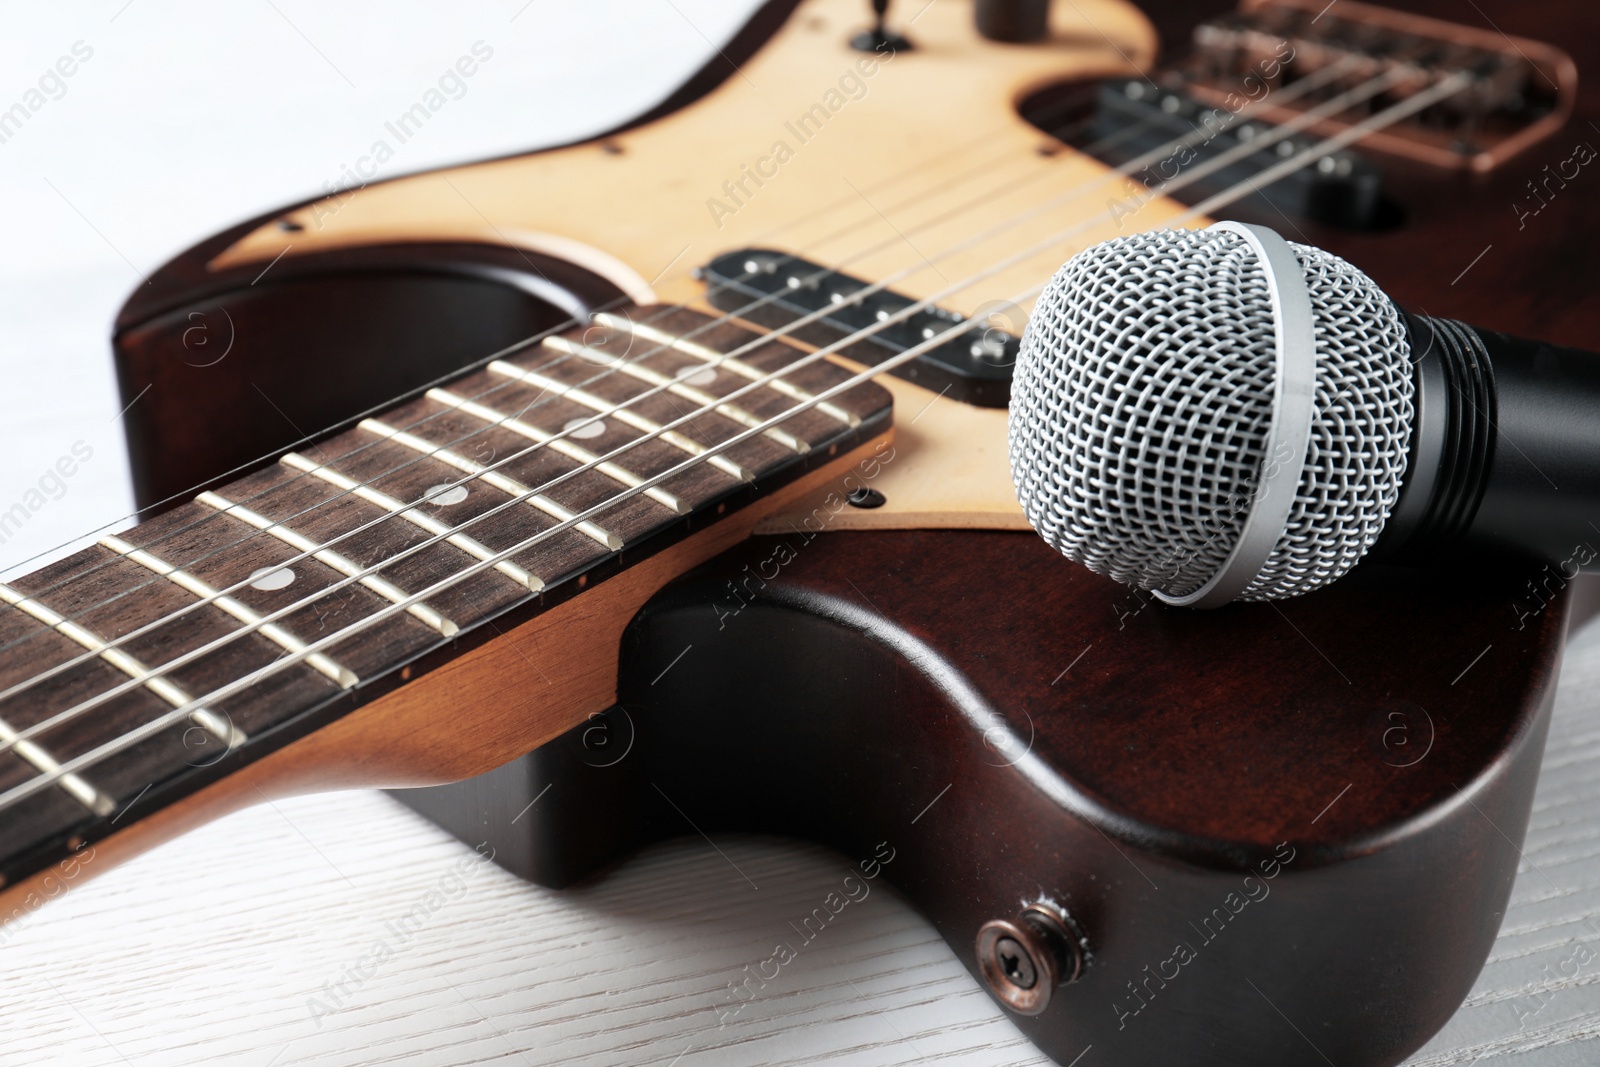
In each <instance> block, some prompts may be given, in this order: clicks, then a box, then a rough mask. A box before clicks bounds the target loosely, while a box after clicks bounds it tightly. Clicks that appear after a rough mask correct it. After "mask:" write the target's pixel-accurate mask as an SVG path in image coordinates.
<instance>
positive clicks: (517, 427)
mask: <svg viewBox="0 0 1600 1067" xmlns="http://www.w3.org/2000/svg"><path fill="white" fill-rule="evenodd" d="M427 397H428V399H429V400H433V401H437V402H438V403H440V404H449V405H450V406H451V407H454V408H457V409H459V410H461V411H463V412H465V413H466V414H468V415H471V416H472V417H473V418H475V419H478V420H480V421H482V422H486V423H488V424H489V425H490V426H498V427H501V428H503V429H507V430H510V431H511V432H512V433H515V434H520V435H521V436H523V437H526V438H527V439H528V440H530V441H537V442H538V443H540V444H547V445H549V446H550V447H551V448H552V449H554V450H555V451H557V452H560V453H561V454H562V455H564V456H567V457H568V458H570V459H575V460H577V461H578V462H579V463H595V468H594V469H595V470H597V471H599V472H600V473H601V474H604V475H605V476H606V477H608V478H611V479H612V480H614V481H618V482H621V483H622V484H623V485H626V486H634V485H638V484H639V482H640V481H642V480H643V479H641V478H640V477H639V476H638V475H637V474H634V473H633V472H632V471H630V470H628V469H627V468H625V467H620V466H618V465H617V464H615V463H610V462H598V463H597V462H596V461H597V460H599V459H600V457H599V456H597V455H595V454H594V453H593V452H590V451H589V450H588V449H587V448H582V447H580V446H578V445H575V444H573V443H572V442H571V441H568V440H563V439H558V438H557V437H556V436H555V434H553V433H547V432H545V431H544V430H541V429H539V428H538V427H537V426H534V425H532V424H531V423H526V422H523V421H522V420H521V419H519V418H517V417H516V416H514V415H507V414H505V413H504V412H501V411H496V410H495V409H494V408H491V407H487V406H486V405H483V404H480V403H478V402H477V401H475V400H468V399H467V398H466V397H464V396H457V395H456V394H455V393H452V392H450V390H448V389H429V390H428V392H427ZM644 495H645V496H647V497H649V498H650V499H651V500H654V501H655V502H656V503H658V504H663V505H665V506H667V507H669V508H671V509H672V510H673V511H675V512H677V513H678V514H679V515H687V514H689V512H690V510H691V509H690V507H689V505H688V504H685V503H684V502H683V501H681V500H679V499H678V498H677V497H676V496H674V495H673V494H671V493H669V492H667V491H666V490H665V489H661V488H659V487H656V488H652V489H650V490H648V491H647V492H646V493H645V494H644Z"/></svg>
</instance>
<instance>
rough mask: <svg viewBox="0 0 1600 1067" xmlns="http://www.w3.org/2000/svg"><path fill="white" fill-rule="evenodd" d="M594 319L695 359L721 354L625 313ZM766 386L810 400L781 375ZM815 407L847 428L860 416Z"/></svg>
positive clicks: (745, 372)
mask: <svg viewBox="0 0 1600 1067" xmlns="http://www.w3.org/2000/svg"><path fill="white" fill-rule="evenodd" d="M594 318H595V321H596V322H598V323H601V324H602V325H604V326H609V327H611V328H612V329H613V330H621V331H623V332H625V333H630V334H632V335H633V336H635V337H639V338H643V339H644V340H645V341H649V342H651V343H654V344H657V345H662V346H665V347H667V348H670V349H672V350H673V351H674V352H682V353H683V354H684V355H686V356H693V357H694V358H695V359H698V360H701V361H703V362H705V363H716V362H717V361H718V360H719V359H721V356H722V353H721V352H718V351H717V350H716V349H714V348H708V347H706V346H705V345H702V344H699V343H697V342H694V341H690V340H687V339H685V338H683V337H679V336H677V335H676V334H673V333H670V332H669V331H667V330H662V329H658V328H656V327H654V326H650V325H648V324H646V323H636V322H632V321H630V320H629V319H628V318H627V316H625V315H610V314H606V313H600V314H597V315H595V317H594ZM649 354H650V353H646V356H648V355H649ZM641 358H643V357H641ZM719 366H721V367H726V368H727V369H728V370H730V371H732V372H733V373H735V374H737V375H739V376H740V377H742V378H747V379H749V380H750V381H757V380H759V379H761V378H763V377H765V376H766V372H765V371H763V370H762V369H761V368H759V367H753V366H751V365H750V364H749V363H746V362H745V361H744V360H742V359H736V358H729V359H722V360H721V362H720V364H719ZM768 385H769V387H770V388H771V389H772V390H773V391H774V392H778V393H782V394H783V395H784V396H786V397H788V398H789V399H790V400H810V399H812V394H811V393H809V392H807V391H806V390H804V389H802V388H800V387H799V386H798V385H795V384H794V383H792V382H788V381H784V380H783V379H781V378H780V379H778V380H777V381H773V382H769V383H768ZM817 410H818V411H820V412H822V413H823V414H824V415H827V416H828V417H829V418H832V419H835V420H837V421H839V422H842V423H844V424H845V425H846V426H849V427H850V428H851V429H854V428H855V427H857V426H860V425H861V419H860V417H859V416H857V415H856V414H855V413H854V412H850V411H846V410H844V409H843V408H841V407H840V406H839V405H837V404H818V405H817Z"/></svg>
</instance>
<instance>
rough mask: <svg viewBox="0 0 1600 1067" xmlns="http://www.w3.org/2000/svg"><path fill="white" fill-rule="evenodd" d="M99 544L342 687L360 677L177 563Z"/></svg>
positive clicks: (116, 542)
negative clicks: (207, 603) (202, 601)
mask: <svg viewBox="0 0 1600 1067" xmlns="http://www.w3.org/2000/svg"><path fill="white" fill-rule="evenodd" d="M100 544H101V545H102V546H103V547H105V548H109V549H110V550H111V551H113V552H117V553H120V554H121V555H123V556H126V557H127V558H128V559H130V560H132V561H133V562H135V563H137V564H139V566H141V567H144V568H145V569H146V570H151V571H155V572H156V573H157V574H159V575H161V576H162V577H164V578H170V579H171V580H172V582H173V584H175V585H177V586H178V587H179V588H181V589H185V590H187V591H188V592H190V593H193V594H194V595H195V596H198V597H205V598H207V599H209V600H210V601H211V602H212V603H213V604H215V605H216V606H217V607H218V608H219V609H221V610H222V611H224V612H226V613H228V614H229V615H232V616H233V617H234V618H236V619H238V620H239V621H240V622H242V623H244V624H245V625H247V626H254V627H255V628H256V631H257V632H258V633H260V634H261V636H262V637H265V638H266V639H267V640H269V641H271V642H272V643H273V644H275V645H277V646H278V647H279V648H281V649H283V650H284V651H285V652H288V653H289V654H290V655H296V654H302V653H304V654H303V655H301V658H302V659H304V660H305V661H306V665H307V666H309V667H311V668H312V669H313V670H315V671H316V672H317V673H318V674H322V675H325V676H327V677H328V678H330V679H332V680H333V681H334V682H336V683H338V684H339V685H340V686H343V687H344V688H345V689H350V688H353V687H354V686H355V685H356V683H358V682H359V681H361V679H360V678H357V677H356V674H355V672H354V671H352V670H350V669H349V668H348V667H342V666H340V665H339V664H338V663H335V662H334V661H333V660H332V659H329V658H328V657H327V656H325V655H323V654H322V653H321V652H310V653H307V652H306V644H305V642H303V641H301V640H300V639H299V638H298V637H296V636H294V634H291V633H290V632H289V631H287V630H285V629H284V628H283V627H281V626H278V625H277V624H275V623H271V622H267V621H265V620H264V619H263V618H262V617H261V615H260V614H259V613H257V612H256V611H255V609H253V608H251V607H249V606H248V605H246V604H244V603H243V602H241V601H239V600H235V599H234V598H233V597H231V596H224V595H223V594H222V593H220V592H218V591H217V590H216V589H215V588H213V587H212V586H211V585H210V584H208V583H206V582H205V581H202V580H201V579H199V578H196V577H195V576H194V575H192V574H190V573H189V572H188V571H185V570H183V569H182V568H180V567H174V566H173V565H172V564H170V563H168V562H167V561H166V560H163V559H161V558H160V557H159V556H155V555H152V554H151V553H149V552H146V551H145V550H144V549H142V548H138V547H136V546H134V545H130V544H129V543H128V542H126V541H124V540H123V539H122V538H120V537H112V536H110V535H107V536H105V537H102V538H100Z"/></svg>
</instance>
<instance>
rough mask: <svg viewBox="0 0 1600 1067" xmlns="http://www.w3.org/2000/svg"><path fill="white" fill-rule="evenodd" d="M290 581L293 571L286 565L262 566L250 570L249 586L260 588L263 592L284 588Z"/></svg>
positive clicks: (292, 579)
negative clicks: (255, 569)
mask: <svg viewBox="0 0 1600 1067" xmlns="http://www.w3.org/2000/svg"><path fill="white" fill-rule="evenodd" d="M292 581H294V571H292V570H290V569H289V568H288V567H262V568H261V569H260V570H257V571H251V572H250V588H251V589H260V590H261V591H262V592H264V593H270V592H273V591H274V590H277V589H283V588H286V587H287V586H288V585H289V583H290V582H292Z"/></svg>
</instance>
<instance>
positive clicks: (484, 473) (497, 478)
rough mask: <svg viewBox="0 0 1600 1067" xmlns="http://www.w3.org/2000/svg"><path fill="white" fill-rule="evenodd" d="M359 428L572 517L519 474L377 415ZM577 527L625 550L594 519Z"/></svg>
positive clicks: (555, 516)
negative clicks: (487, 464) (513, 475)
mask: <svg viewBox="0 0 1600 1067" xmlns="http://www.w3.org/2000/svg"><path fill="white" fill-rule="evenodd" d="M359 428H360V429H363V430H366V431H367V432H368V433H375V434H379V435H381V436H383V437H387V438H388V439H389V440H391V441H393V442H394V443H395V444H397V445H404V446H405V447H406V448H409V449H411V450H412V451H413V452H421V453H422V454H423V455H426V456H432V457H433V458H434V459H437V460H439V461H440V462H441V463H448V464H449V465H450V466H452V467H454V468H456V470H459V471H465V472H466V473H467V474H470V475H472V476H473V477H474V478H477V479H478V480H479V481H482V482H484V483H485V484H487V485H492V486H494V487H495V488H496V489H498V490H500V491H501V492H502V493H507V494H509V495H510V496H512V497H514V498H517V499H520V500H523V501H524V502H526V503H527V504H528V505H529V506H530V507H533V508H537V509H538V510H539V511H542V512H544V513H545V514H546V515H548V516H550V517H551V518H552V519H555V520H556V521H557V522H566V521H567V520H568V519H570V518H572V512H570V511H568V510H567V509H566V508H564V507H562V506H561V505H560V504H557V503H556V502H555V501H554V500H551V499H550V498H549V497H547V496H545V495H543V494H542V493H540V492H539V491H538V490H536V489H530V488H528V487H527V486H525V485H523V484H522V483H521V482H519V481H517V480H516V479H515V478H508V477H507V476H506V475H504V474H501V473H500V472H499V471H493V470H490V469H489V468H488V467H485V466H484V465H483V464H481V463H477V462H474V461H473V460H470V459H468V458H467V457H466V456H463V455H461V454H460V453H458V452H453V451H451V450H450V449H448V448H445V447H443V446H441V445H436V444H434V443H433V442H432V441H425V440H423V439H422V438H420V437H418V436H416V435H415V434H409V433H406V432H405V431H404V430H397V429H395V428H394V427H393V426H390V425H389V424H388V423H385V422H380V421H379V420H377V419H362V420H361V423H360V424H359ZM597 458H598V457H597ZM576 528H577V530H578V532H579V533H582V534H584V535H585V536H586V537H588V538H590V539H591V540H593V541H595V542H598V543H599V544H601V545H603V546H605V547H606V548H607V549H609V550H610V551H612V552H619V551H621V550H622V538H620V537H618V536H617V535H616V534H614V533H611V532H610V531H608V530H603V529H601V528H600V527H599V526H596V525H595V524H594V523H592V522H580V523H577V524H576Z"/></svg>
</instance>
